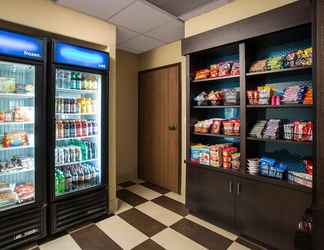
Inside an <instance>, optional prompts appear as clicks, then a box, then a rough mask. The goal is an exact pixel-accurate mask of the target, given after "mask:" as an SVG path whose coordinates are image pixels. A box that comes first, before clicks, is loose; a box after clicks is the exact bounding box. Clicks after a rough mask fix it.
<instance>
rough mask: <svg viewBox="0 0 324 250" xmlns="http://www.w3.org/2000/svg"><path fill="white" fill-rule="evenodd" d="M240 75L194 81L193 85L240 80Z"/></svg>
mask: <svg viewBox="0 0 324 250" xmlns="http://www.w3.org/2000/svg"><path fill="white" fill-rule="evenodd" d="M239 78H240V76H239V75H235V76H222V77H215V78H206V79H201V80H192V82H193V83H199V82H213V81H221V80H227V79H239Z"/></svg>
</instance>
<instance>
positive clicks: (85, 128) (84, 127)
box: [82, 120, 88, 136]
mask: <svg viewBox="0 0 324 250" xmlns="http://www.w3.org/2000/svg"><path fill="white" fill-rule="evenodd" d="M82 136H88V125H87V121H86V120H82Z"/></svg>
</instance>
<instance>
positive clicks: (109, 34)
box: [0, 0, 116, 210]
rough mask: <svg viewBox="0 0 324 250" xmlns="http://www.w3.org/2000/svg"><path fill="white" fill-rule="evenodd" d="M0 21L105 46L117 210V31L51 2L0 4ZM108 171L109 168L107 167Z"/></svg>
mask: <svg viewBox="0 0 324 250" xmlns="http://www.w3.org/2000/svg"><path fill="white" fill-rule="evenodd" d="M0 18H1V19H3V20H7V21H11V22H15V23H18V24H22V25H26V26H30V27H34V28H38V29H42V30H45V31H49V32H53V33H57V34H61V35H66V36H70V37H74V38H77V39H81V40H85V41H89V42H94V43H97V44H102V45H105V46H107V48H108V51H109V53H110V56H111V70H110V89H109V90H110V96H109V114H110V117H109V118H110V119H109V120H110V124H109V133H110V137H109V148H110V150H109V156H110V159H109V172H110V173H109V193H110V196H109V198H110V209H111V210H114V209H115V207H116V124H115V123H116V73H115V63H116V27H115V26H114V25H111V24H108V23H106V22H104V21H101V20H99V19H96V18H94V17H90V16H87V15H84V14H81V13H78V12H76V11H73V10H70V9H66V8H64V7H62V6H59V5H56V4H54V3H53V1H50V0H23V1H22V0H1V3H0ZM107 168H108V166H107Z"/></svg>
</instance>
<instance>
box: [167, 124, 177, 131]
mask: <svg viewBox="0 0 324 250" xmlns="http://www.w3.org/2000/svg"><path fill="white" fill-rule="evenodd" d="M168 128H169V130H171V131H174V130H177V126H176V125H171V126H169V127H168Z"/></svg>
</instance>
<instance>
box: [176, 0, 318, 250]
mask: <svg viewBox="0 0 324 250" xmlns="http://www.w3.org/2000/svg"><path fill="white" fill-rule="evenodd" d="M310 10H311V7H310V3H309V1H304V0H302V1H297V2H296V3H294V4H290V5H289V6H286V7H282V8H278V9H276V10H274V11H271V12H269V13H264V14H262V15H259V16H256V17H251V18H248V19H246V21H242V22H237V23H234V24H230V25H228V26H225V27H222V28H219V29H215V30H213V31H209V32H206V33H204V34H201V35H198V36H197V37H196V36H194V37H190V38H187V39H185V40H183V42H182V45H183V46H182V48H183V54H184V55H185V56H186V63H187V64H186V69H187V72H188V73H187V121H188V122H187V157H186V159H187V160H186V165H187V168H186V169H187V180H186V189H187V192H186V206H187V207H188V209H189V211H190V212H191V213H193V214H195V215H197V216H199V217H201V218H203V219H206V220H207V221H209V222H211V223H215V224H216V225H220V226H224V227H226V228H228V229H229V230H232V231H234V232H235V233H238V234H240V235H244V236H247V237H248V238H252V239H255V240H257V241H258V242H262V243H264V244H265V245H266V246H270V248H271V247H272V248H276V249H287V250H293V249H295V248H294V236H295V231H296V226H297V222H298V221H299V220H300V219H301V218H302V216H303V214H304V211H305V209H307V208H310V207H311V206H312V200H313V197H314V190H313V189H312V188H309V187H307V186H303V185H299V184H293V183H290V182H288V181H287V176H285V177H284V180H279V179H275V178H271V177H266V176H261V175H251V174H248V173H247V166H246V159H247V158H255V157H261V156H264V155H266V154H267V153H271V157H272V155H274V154H275V153H276V152H277V151H280V152H281V156H282V155H286V156H287V157H289V156H290V154H291V156H293V157H301V158H306V156H308V157H307V159H312V160H313V162H314V168H313V169H314V170H313V187H314V188H316V186H317V185H316V178H317V171H318V170H317V162H316V158H315V157H316V150H317V137H316V127H314V129H313V132H314V133H313V140H314V141H313V142H301V141H290V140H283V139H278V140H272V139H264V138H254V137H250V136H249V132H250V130H251V125H254V124H255V122H256V121H258V120H268V119H277V118H278V119H283V120H311V121H313V123H314V126H315V124H316V121H317V117H316V114H315V111H316V110H317V109H318V107H316V103H317V101H318V100H316V96H317V86H316V81H315V79H314V75H315V74H314V73H315V72H316V67H315V66H306V67H294V68H286V69H280V70H273V71H264V72H253V73H252V72H248V71H249V68H250V66H251V65H252V63H253V62H255V61H256V60H259V59H264V58H270V57H273V56H275V55H278V54H279V52H287V51H292V50H293V49H298V47H297V46H301V44H302V46H304V47H303V48H301V49H304V48H306V46H307V47H309V46H314V42H313V35H312V25H311V11H310ZM238 30H240V32H238ZM306 43H309V46H308V44H306ZM304 44H305V45H304ZM272 50H280V51H272ZM272 52H278V53H277V54H275V53H274V54H273V53H272ZM229 58H230V59H229ZM232 58H234V59H232ZM228 60H232V61H239V62H240V72H241V73H240V76H234V77H232V76H230V77H225V78H214V79H204V80H192V78H191V77H192V75H193V74H194V72H195V71H197V70H200V69H203V68H207V67H208V66H209V65H211V64H214V63H218V62H222V61H228ZM313 60H314V59H313ZM226 79H229V80H228V81H222V80H226ZM230 79H232V80H233V79H235V81H230ZM236 79H237V80H239V81H237V80H236ZM216 81H217V83H216ZM298 81H300V82H304V81H309V82H311V83H312V87H313V98H314V100H313V103H314V104H313V105H309V104H281V105H278V106H272V105H249V104H248V102H247V95H246V91H247V90H250V89H256V88H257V87H258V86H261V85H264V84H280V83H283V82H284V83H287V82H288V83H291V84H295V83H296V82H298ZM198 83H205V84H198ZM285 86H287V85H285ZM226 88H239V90H240V105H233V106H221V105H219V106H197V105H196V102H194V101H193V99H194V97H195V96H197V95H198V94H199V93H201V92H202V91H210V90H219V89H226ZM227 108H236V109H237V110H236V109H233V110H229V109H227ZM236 112H239V114H238V116H236V117H239V119H240V122H241V125H240V126H241V127H240V136H234V137H227V136H224V135H214V134H202V133H195V132H194V131H193V125H194V123H195V122H196V121H197V120H198V121H199V120H204V119H211V118H213V117H219V118H227V117H223V116H226V115H228V114H233V113H234V114H236V115H237V113H236ZM277 116H278V117H277ZM305 117H306V118H305ZM226 138H234V139H239V140H237V141H235V142H236V145H239V148H240V153H241V169H240V170H232V169H224V168H216V167H212V166H206V165H201V164H193V163H191V145H192V144H195V143H203V144H205V145H214V144H218V143H223V142H224V139H226ZM266 156H267V155H266ZM281 156H280V157H281ZM278 157H279V156H278ZM272 158H275V159H277V158H276V157H275V156H273V157H272ZM289 159H290V158H289ZM293 159H296V158H292V160H293ZM278 160H281V159H280V158H279V159H278ZM322 193H323V192H322ZM285 201H289V202H285ZM283 203H284V204H283ZM236 208H239V209H236ZM283 215H285V216H283ZM271 220H272V221H275V223H277V224H276V225H274V224H271V223H270V221H271ZM274 227H275V228H276V229H277V230H275V232H274V230H273V228H274Z"/></svg>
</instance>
